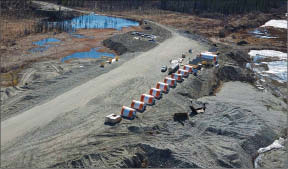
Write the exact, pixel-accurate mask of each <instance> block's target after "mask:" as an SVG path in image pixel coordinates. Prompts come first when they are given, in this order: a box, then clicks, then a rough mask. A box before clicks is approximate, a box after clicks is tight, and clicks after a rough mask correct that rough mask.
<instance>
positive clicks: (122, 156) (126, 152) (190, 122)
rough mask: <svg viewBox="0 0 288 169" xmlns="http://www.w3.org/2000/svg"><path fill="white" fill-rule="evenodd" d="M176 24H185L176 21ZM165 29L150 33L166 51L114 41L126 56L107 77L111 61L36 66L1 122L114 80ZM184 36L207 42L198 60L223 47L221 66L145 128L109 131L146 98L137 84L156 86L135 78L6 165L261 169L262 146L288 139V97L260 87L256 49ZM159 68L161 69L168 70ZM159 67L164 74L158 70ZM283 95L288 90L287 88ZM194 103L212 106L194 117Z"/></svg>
mask: <svg viewBox="0 0 288 169" xmlns="http://www.w3.org/2000/svg"><path fill="white" fill-rule="evenodd" d="M173 16H175V20H177V17H176V15H173ZM187 17H189V16H187ZM250 17H251V16H250ZM260 19H261V18H260ZM211 20H213V19H211ZM264 20H265V19H264ZM165 21H167V20H165ZM215 21H216V23H217V20H216V19H215ZM191 22H192V21H191ZM219 22H220V21H219ZM203 23H206V20H204V19H203ZM259 23H260V22H259ZM200 26H201V25H200ZM148 27H149V28H148ZM163 27H164V26H159V25H158V24H155V23H153V22H149V23H148V24H143V26H142V30H143V32H145V33H148V34H155V35H156V36H158V38H157V39H156V43H154V42H153V43H152V42H148V41H141V40H139V39H138V40H137V39H134V37H135V36H133V35H131V32H128V33H125V32H124V34H121V35H116V36H113V37H109V38H108V39H107V40H104V42H103V43H104V45H105V46H106V47H108V48H111V49H112V50H114V51H115V53H118V54H121V55H120V61H119V62H118V63H116V64H112V65H108V66H105V68H104V69H103V68H100V67H99V63H100V62H102V61H103V60H101V59H99V60H89V59H88V60H72V61H71V62H69V63H60V62H59V61H49V60H48V61H43V62H38V63H35V64H32V65H31V67H28V69H26V70H25V71H23V73H22V74H23V76H21V77H22V79H23V80H22V81H21V82H20V83H19V84H22V85H23V84H25V83H26V82H28V85H26V86H25V87H23V86H21V87H14V88H7V89H8V90H6V91H5V93H6V94H7V95H6V99H5V100H6V101H5V102H4V105H2V107H1V109H2V110H1V116H2V117H1V121H2V120H5V119H8V118H10V117H12V116H15V115H17V114H19V113H21V112H23V111H26V110H29V109H30V108H32V107H34V106H35V105H41V103H44V102H46V101H48V100H51V99H53V98H55V97H57V96H58V95H60V94H62V93H65V92H67V91H69V90H72V89H73V88H75V87H76V86H80V85H81V84H84V83H85V82H87V81H89V80H90V79H94V78H96V77H98V76H101V75H104V74H107V73H108V72H110V71H113V70H114V69H117V68H119V67H121V66H123V64H125V63H126V62H128V61H129V60H132V59H133V58H135V57H137V56H139V55H141V54H143V53H145V52H146V51H150V52H151V49H152V48H153V47H154V48H155V47H156V46H158V45H159V44H161V43H160V42H163V41H164V42H165V39H168V38H171V36H172V35H171V33H170V31H169V30H168V29H165V27H164V28H163ZM198 28H199V27H197V29H198ZM142 30H141V31H142ZM199 30H203V31H207V30H206V29H200V28H199ZM178 31H179V32H180V33H181V35H182V36H185V37H189V38H191V39H193V40H197V45H195V46H197V49H195V50H196V51H197V52H200V51H198V50H200V49H201V50H204V49H209V48H211V47H216V48H217V49H218V52H219V53H220V55H219V56H220V57H219V58H220V60H219V64H220V66H219V67H212V68H204V69H203V70H202V71H201V72H200V74H199V76H198V77H195V76H193V75H190V76H189V78H187V79H185V80H184V82H182V83H178V85H177V87H176V88H175V89H171V91H170V92H169V94H167V95H164V97H163V98H162V99H161V100H159V101H157V102H156V105H154V106H153V107H148V108H147V110H146V111H145V112H144V113H138V115H137V118H136V119H135V120H133V121H130V120H122V122H121V123H120V124H116V125H114V126H109V125H104V124H103V123H102V122H103V117H104V116H103V114H105V113H106V114H109V113H111V111H115V110H114V108H115V107H118V108H119V106H120V105H122V103H126V102H125V101H123V98H132V96H131V97H130V96H129V93H130V95H131V93H132V94H133V96H134V95H138V94H139V93H137V91H136V90H135V91H134V90H133V91H131V88H129V85H130V86H131V84H132V86H134V88H135V89H139V90H140V89H141V90H142V86H145V85H147V84H148V83H150V81H149V82H146V81H143V79H142V78H141V77H135V78H132V79H131V80H130V81H129V82H127V83H121V85H117V87H115V88H113V89H111V91H110V92H107V93H106V94H107V97H105V98H101V97H96V98H94V99H93V100H90V101H89V103H88V104H87V105H86V106H85V107H80V108H77V109H75V110H72V111H70V112H66V113H65V114H63V115H61V116H59V117H58V118H56V119H55V120H53V121H51V122H50V123H49V124H48V125H47V126H45V127H39V129H38V130H35V131H34V130H33V131H34V132H33V131H31V132H29V133H27V134H26V135H25V136H24V137H22V139H21V140H20V141H18V142H15V143H13V145H10V147H8V148H7V147H4V148H2V149H1V160H2V163H1V165H2V166H3V167H143V168H144V167H163V168H169V167H189V168H190V167H191V168H194V167H204V168H208V167H209V168H210V167H225V168H226V167H227V168H228V167H235V168H252V167H253V165H254V164H253V163H254V161H253V160H254V159H255V157H257V155H258V154H257V150H258V149H259V148H262V147H266V146H268V145H270V144H271V143H272V142H273V141H274V140H275V139H278V138H279V137H280V136H281V137H285V138H286V137H287V121H286V119H287V102H286V103H285V95H284V96H283V95H280V96H279V95H277V94H275V88H274V87H273V86H272V87H271V86H270V87H269V86H266V87H265V90H259V89H257V88H256V87H255V84H256V83H257V80H258V79H257V78H256V76H255V74H254V72H251V71H250V70H248V69H246V67H245V65H246V63H247V62H249V61H251V59H250V57H249V56H248V54H247V53H248V50H249V47H245V46H244V47H243V48H242V46H240V45H237V44H234V45H232V46H231V45H227V43H226V42H227V41H226V42H221V41H217V40H215V41H213V40H211V39H210V41H209V40H208V38H204V37H203V36H198V35H194V34H191V33H187V31H183V30H178ZM183 32H184V33H183ZM210 33H211V32H210ZM217 33H218V31H217V30H216V29H215V34H217ZM91 34H93V33H91ZM249 43H250V41H249ZM279 44H280V45H279V46H278V47H280V48H282V47H283V45H282V44H281V43H279ZM175 45H177V44H175ZM281 45H282V46H281ZM259 46H261V45H259ZM262 47H265V46H262ZM167 50H168V49H167ZM167 55H168V54H167ZM180 55H181V53H179V56H180ZM193 55H196V53H193ZM141 56H142V55H141ZM143 56H145V55H143ZM162 57H163V56H162ZM189 57H190V56H189ZM191 57H192V56H191ZM138 59H140V60H141V58H138ZM154 59H155V62H157V61H159V60H157V59H158V58H157V57H156V56H155V57H154ZM159 59H160V58H159ZM140 60H138V61H140ZM141 61H142V62H143V61H145V60H141ZM186 61H187V60H186ZM142 62H141V63H142ZM145 62H147V60H146V61H145ZM167 62H168V61H167ZM132 63H133V62H132ZM134 63H140V62H136V61H135V62H134ZM159 64H160V65H159V66H161V64H162V62H161V63H159ZM130 67H131V68H132V66H130ZM128 68H129V67H128ZM128 68H127V69H128ZM154 69H155V70H158V68H156V67H153V70H154ZM120 70H122V69H120ZM137 71H138V70H137ZM151 71H152V70H151ZM124 73H125V72H124ZM155 74H157V73H155ZM149 75H151V73H150V74H149ZM158 76H159V77H162V76H164V74H160V75H158V74H157V76H156V75H155V78H154V77H153V78H154V79H153V80H155V79H158ZM141 80H142V81H141ZM151 83H152V82H151ZM59 86H61V87H59ZM278 87H279V86H278ZM134 88H133V89H134ZM143 90H144V89H143ZM281 90H283V92H285V86H282V87H281ZM121 92H122V94H123V95H122V98H119V97H115V98H112V95H113V96H116V94H117V93H121ZM115 93H116V94H115ZM110 95H111V98H110ZM1 97H2V96H1ZM191 101H192V102H193V103H195V104H200V105H201V104H202V103H206V105H207V108H206V111H205V112H204V113H203V114H194V113H193V112H191V109H190V108H189V106H190V105H191ZM112 103H113V104H112ZM127 103H128V102H127ZM102 104H103V105H105V106H101V105H102ZM117 110H118V109H117ZM186 112H187V113H188V114H189V118H188V119H187V120H176V119H174V118H173V115H174V113H186ZM100 122H101V124H100ZM97 126H101V127H97ZM11 144H12V143H11ZM3 154H4V155H3ZM284 154H287V149H281V150H273V151H270V152H268V153H267V154H265V155H264V157H263V158H262V161H260V164H261V165H260V166H261V167H275V166H276V167H278V166H280V167H283V166H284V167H285V166H287V163H286V164H285V159H286V156H285V155H284ZM271 161H272V162H271Z"/></svg>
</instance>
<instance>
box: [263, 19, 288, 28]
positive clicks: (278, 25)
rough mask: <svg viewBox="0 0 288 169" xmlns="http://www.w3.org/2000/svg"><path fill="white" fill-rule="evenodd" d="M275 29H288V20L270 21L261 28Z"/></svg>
mask: <svg viewBox="0 0 288 169" xmlns="http://www.w3.org/2000/svg"><path fill="white" fill-rule="evenodd" d="M268 26H270V27H274V28H282V29H287V20H270V21H268V22H266V23H265V24H264V25H262V26H261V27H268Z"/></svg>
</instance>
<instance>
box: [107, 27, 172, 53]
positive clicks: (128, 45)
mask: <svg viewBox="0 0 288 169" xmlns="http://www.w3.org/2000/svg"><path fill="white" fill-rule="evenodd" d="M145 23H146V24H144V25H141V27H142V28H143V30H144V31H141V32H142V33H144V34H148V35H155V36H156V39H155V42H153V41H148V40H147V39H145V38H143V39H141V38H140V36H137V35H132V34H131V32H128V33H125V34H121V35H115V36H113V37H111V38H109V39H106V40H104V41H103V44H104V46H106V47H108V48H110V49H111V50H114V51H116V53H117V54H119V55H121V54H124V53H126V52H145V51H148V50H149V49H152V48H153V47H155V46H157V45H158V43H160V42H163V41H164V40H166V39H167V38H169V37H170V36H171V33H170V32H169V31H167V30H166V29H163V28H161V27H159V26H157V25H155V24H154V23H152V22H145Z"/></svg>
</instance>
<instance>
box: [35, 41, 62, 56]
mask: <svg viewBox="0 0 288 169" xmlns="http://www.w3.org/2000/svg"><path fill="white" fill-rule="evenodd" d="M58 42H61V40H59V39H56V38H45V39H42V40H39V41H36V42H33V43H32V44H33V45H36V46H39V47H36V48H32V49H30V50H29V52H31V53H37V52H44V51H46V50H47V49H49V48H50V47H53V46H56V45H55V44H53V43H58ZM51 43H52V44H51Z"/></svg>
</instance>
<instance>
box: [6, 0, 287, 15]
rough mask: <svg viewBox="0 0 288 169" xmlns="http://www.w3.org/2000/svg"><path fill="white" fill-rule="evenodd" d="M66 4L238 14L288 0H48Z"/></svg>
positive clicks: (15, 1) (10, 3)
mask: <svg viewBox="0 0 288 169" xmlns="http://www.w3.org/2000/svg"><path fill="white" fill-rule="evenodd" d="M45 1H49V2H54V3H57V4H61V5H64V6H71V7H88V8H93V9H95V8H96V9H98V10H106V11H113V10H129V9H140V10H145V9H147V8H150V9H151V8H156V9H163V10H171V11H177V12H185V13H201V12H211V13H213V12H217V13H222V14H237V13H244V12H251V11H262V12H268V11H269V10H270V9H271V8H279V7H281V6H283V5H287V4H286V3H287V1H286V0H45ZM30 2H31V0H0V7H1V9H8V8H10V9H12V8H13V9H22V8H26V7H28V6H29V3H30Z"/></svg>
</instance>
